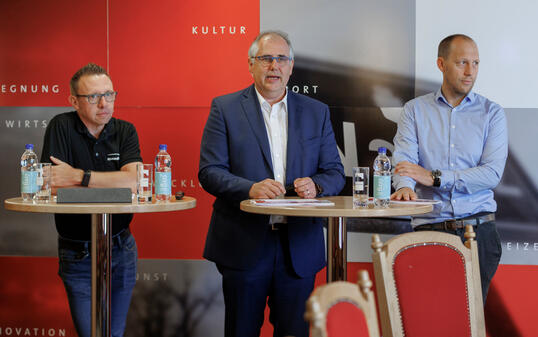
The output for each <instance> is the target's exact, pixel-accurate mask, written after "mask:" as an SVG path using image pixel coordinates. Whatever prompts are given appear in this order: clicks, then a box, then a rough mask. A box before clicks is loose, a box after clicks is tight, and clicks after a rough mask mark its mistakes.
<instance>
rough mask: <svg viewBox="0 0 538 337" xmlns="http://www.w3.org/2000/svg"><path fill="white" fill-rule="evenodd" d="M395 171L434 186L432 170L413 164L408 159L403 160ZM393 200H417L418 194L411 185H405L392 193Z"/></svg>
mask: <svg viewBox="0 0 538 337" xmlns="http://www.w3.org/2000/svg"><path fill="white" fill-rule="evenodd" d="M394 173H395V174H399V175H401V176H405V177H409V178H411V179H413V180H414V181H416V182H417V183H419V184H422V185H424V186H433V178H432V174H431V172H430V171H428V170H426V169H425V168H423V167H422V166H420V165H417V164H412V163H410V162H408V161H401V162H399V163H398V165H396V167H395V168H394ZM390 198H391V199H392V200H416V199H417V194H416V193H415V191H413V190H412V189H410V188H409V187H403V188H400V189H399V190H397V191H396V192H394V193H392V195H391V196H390Z"/></svg>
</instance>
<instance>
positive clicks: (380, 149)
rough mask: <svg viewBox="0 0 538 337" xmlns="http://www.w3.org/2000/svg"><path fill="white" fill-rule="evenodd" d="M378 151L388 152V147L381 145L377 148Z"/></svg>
mask: <svg viewBox="0 0 538 337" xmlns="http://www.w3.org/2000/svg"><path fill="white" fill-rule="evenodd" d="M377 152H378V153H387V148H386V147H380V148H378V149H377Z"/></svg>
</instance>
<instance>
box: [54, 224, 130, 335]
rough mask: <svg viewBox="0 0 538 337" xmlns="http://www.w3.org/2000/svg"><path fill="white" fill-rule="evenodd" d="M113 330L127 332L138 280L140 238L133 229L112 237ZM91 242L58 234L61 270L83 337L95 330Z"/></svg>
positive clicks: (70, 304) (111, 315)
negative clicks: (131, 232)
mask: <svg viewBox="0 0 538 337" xmlns="http://www.w3.org/2000/svg"><path fill="white" fill-rule="evenodd" d="M112 241H113V247H112V281H111V283H112V289H111V302H112V310H111V313H110V320H111V322H110V324H111V333H112V336H114V337H121V336H123V332H124V330H125V320H126V318H127V312H128V310H129V304H130V302H131V295H132V292H133V288H134V285H135V282H136V261H137V258H138V253H137V248H136V242H135V239H134V237H133V236H132V235H131V234H130V233H129V232H127V233H123V232H122V233H119V234H117V235H115V236H114V237H113V238H112ZM90 253H91V242H89V241H75V240H68V239H65V238H62V237H59V238H58V257H59V271H58V275H60V277H61V279H62V281H63V282H64V286H65V290H66V292H67V299H68V301H69V308H70V309H71V316H72V318H73V323H74V324H75V328H76V330H77V333H78V335H79V336H80V337H90V330H91V296H92V289H91V282H92V278H91V255H90Z"/></svg>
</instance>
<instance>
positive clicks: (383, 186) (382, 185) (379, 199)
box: [374, 147, 391, 208]
mask: <svg viewBox="0 0 538 337" xmlns="http://www.w3.org/2000/svg"><path fill="white" fill-rule="evenodd" d="M390 169H391V165H390V159H389V157H387V149H386V148H384V147H380V148H379V149H377V157H375V160H374V203H375V205H376V206H377V207H383V208H385V207H388V206H389V203H390V178H391V171H390Z"/></svg>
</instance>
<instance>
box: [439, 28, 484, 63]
mask: <svg viewBox="0 0 538 337" xmlns="http://www.w3.org/2000/svg"><path fill="white" fill-rule="evenodd" d="M457 38H462V39H464V40H467V41H471V42H473V43H474V44H476V42H474V40H473V39H471V38H470V37H469V36H467V35H465V34H453V35H449V36H447V37H445V38H444V39H443V40H442V41H441V42H440V43H439V48H438V49H437V57H442V58H444V59H446V58H447V57H448V55H449V54H450V47H451V46H452V41H454V39H457Z"/></svg>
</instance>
